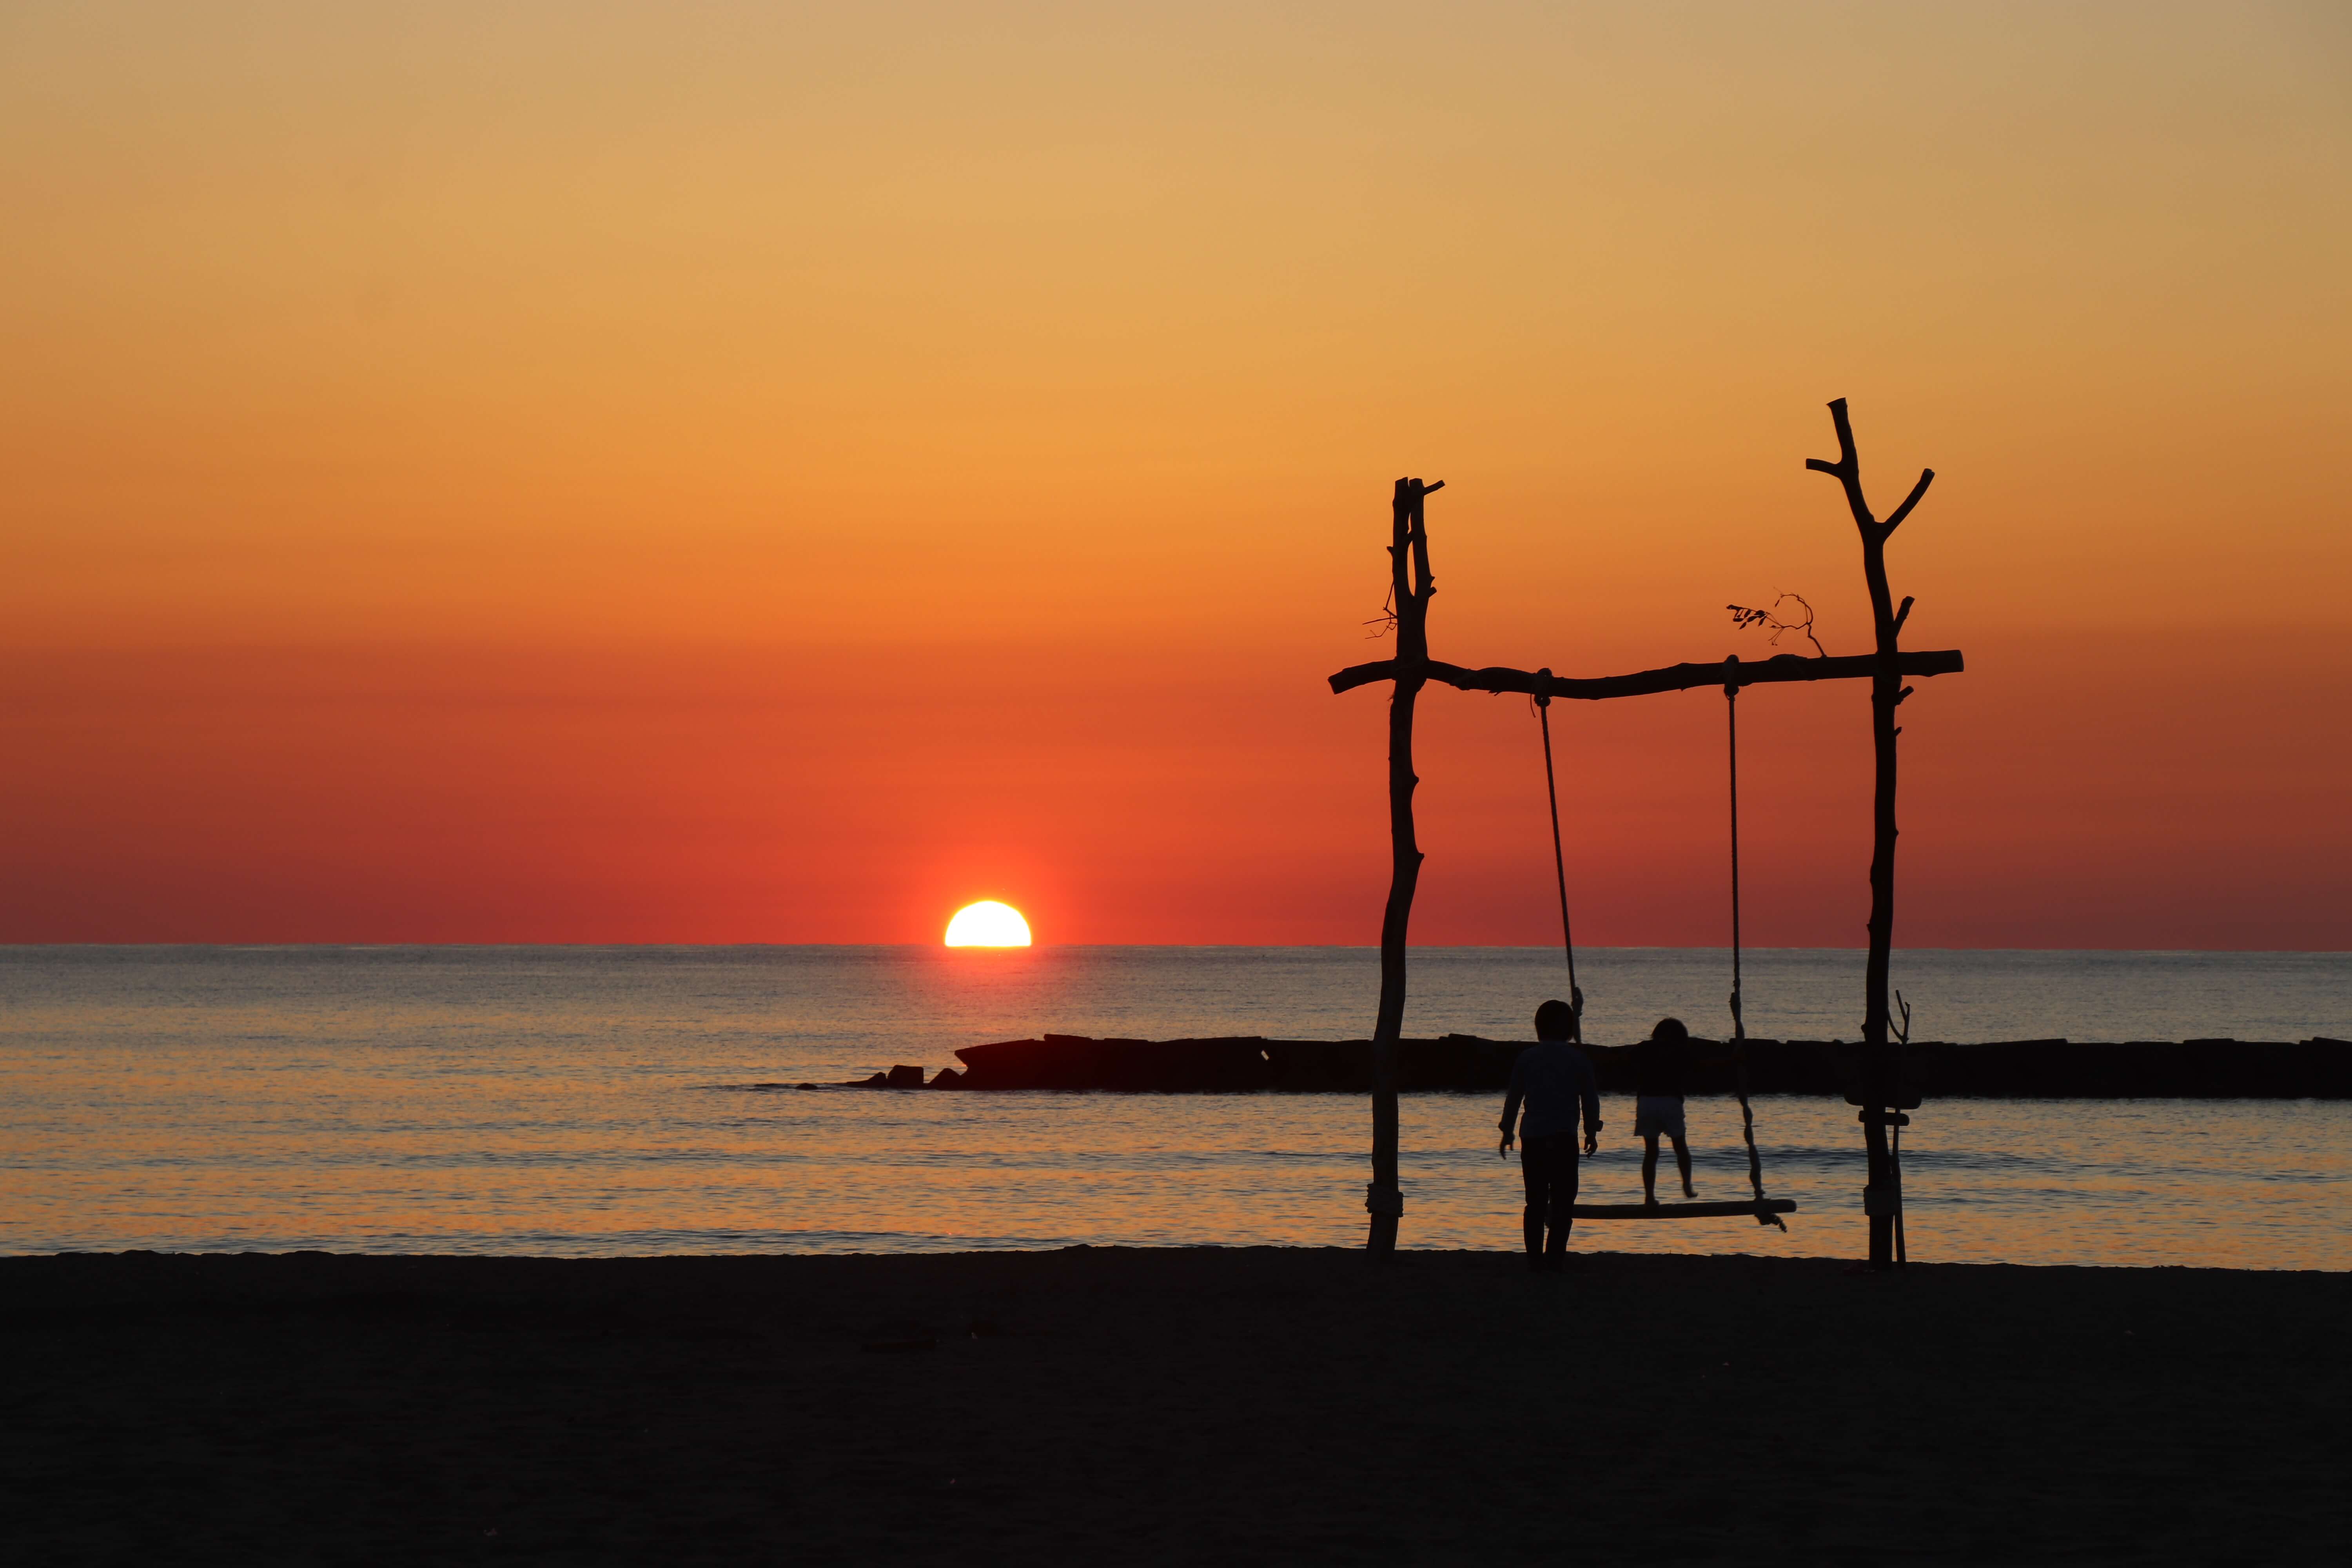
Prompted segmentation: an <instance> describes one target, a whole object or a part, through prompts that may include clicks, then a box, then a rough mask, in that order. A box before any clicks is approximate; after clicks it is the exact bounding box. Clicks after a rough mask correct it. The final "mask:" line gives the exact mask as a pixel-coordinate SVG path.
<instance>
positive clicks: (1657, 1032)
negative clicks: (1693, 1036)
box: [1650, 1018, 1690, 1040]
mask: <svg viewBox="0 0 2352 1568" xmlns="http://www.w3.org/2000/svg"><path fill="white" fill-rule="evenodd" d="M1650 1038H1652V1039H1654V1040H1687V1039H1689V1038H1690V1031H1689V1030H1688V1029H1685V1028H1684V1027H1683V1021H1682V1020H1681V1019H1680V1018H1661V1019H1659V1020H1658V1026H1657V1027H1656V1028H1654V1029H1653V1030H1651V1031H1650Z"/></svg>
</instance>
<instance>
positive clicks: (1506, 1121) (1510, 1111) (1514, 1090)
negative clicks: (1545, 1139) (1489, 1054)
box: [1495, 1051, 1528, 1159]
mask: <svg viewBox="0 0 2352 1568" xmlns="http://www.w3.org/2000/svg"><path fill="white" fill-rule="evenodd" d="M1527 1061H1528V1057H1527V1053H1526V1052H1525V1051H1522V1052H1520V1053H1519V1057H1518V1059H1517V1061H1514V1062H1513V1063H1512V1064H1511V1081H1510V1086H1509V1087H1508V1088H1507V1089H1504V1091H1503V1142H1501V1143H1500V1144H1498V1145H1496V1150H1495V1155H1496V1158H1497V1159H1500V1158H1501V1157H1502V1156H1504V1155H1506V1154H1508V1153H1509V1152H1511V1139H1512V1138H1513V1137H1514V1136H1515V1135H1516V1133H1517V1128H1518V1125H1519V1100H1520V1099H1521V1097H1523V1096H1524V1095H1525V1094H1526V1093H1527V1089H1528V1076H1527Z"/></svg>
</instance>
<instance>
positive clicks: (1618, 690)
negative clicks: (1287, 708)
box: [1331, 648, 1963, 702]
mask: <svg viewBox="0 0 2352 1568" xmlns="http://www.w3.org/2000/svg"><path fill="white" fill-rule="evenodd" d="M1397 662H1398V661H1397V660H1395V659H1392V658H1384V659H1381V660H1380V661H1378V662H1377V663H1373V664H1358V665H1351V666H1349V668H1346V669H1343V670H1341V671H1339V673H1338V674H1337V675H1334V676H1332V677H1331V689H1332V690H1333V691H1335V692H1339V691H1353V690H1354V689H1356V688H1357V687H1359V686H1369V685H1370V684H1371V683H1372V682H1373V681H1375V680H1392V679H1396V675H1397ZM1878 668H1879V663H1878V656H1877V655H1876V654H1869V653H1856V654H1846V655H1843V656H1842V657H1839V658H1806V657H1805V656H1803V655H1802V654H1794V653H1783V654H1776V655H1774V656H1773V657H1772V658H1767V659H1759V660H1758V661H1756V662H1755V663H1753V664H1750V663H1748V662H1746V661H1744V660H1743V661H1742V662H1740V663H1739V664H1738V666H1737V667H1736V668H1735V669H1734V670H1733V671H1732V672H1731V673H1730V674H1728V675H1727V674H1726V672H1725V667H1724V666H1722V665H1720V664H1670V665H1667V666H1665V667H1664V668H1661V669H1643V670H1637V671H1636V672H1634V673H1633V674H1632V675H1608V676H1599V677H1591V678H1582V679H1580V678H1578V677H1575V676H1566V675H1553V676H1545V675H1542V674H1540V673H1538V672H1537V671H1534V670H1527V669H1512V668H1507V667H1506V666H1502V665H1490V666H1488V667H1487V668H1485V669H1465V668H1463V667H1462V666H1461V665H1458V664H1446V663H1444V662H1443V661H1441V660H1438V659H1429V658H1425V659H1423V660H1422V661H1421V665H1420V670H1419V673H1420V674H1421V675H1422V677H1423V678H1424V679H1429V680H1434V681H1438V682H1441V683H1442V684H1444V685H1446V686H1451V687H1454V688H1455V689H1458V690H1462V691H1517V692H1522V693H1525V694H1526V695H1528V696H1529V697H1535V696H1538V695H1540V696H1545V697H1571V698H1578V699H1581V700H1587V701H1596V702H1597V701H1600V700H1602V699H1604V698H1610V697H1647V696H1650V695H1652V694H1653V693H1655V692H1660V691H1689V690H1693V689H1696V688H1698V687H1702V686H1722V685H1725V684H1727V683H1731V684H1736V685H1739V686H1765V685H1770V684H1774V683H1777V682H1780V681H1789V680H1854V679H1868V678H1871V677H1873V676H1875V675H1876V674H1877V673H1878ZM1961 668H1963V667H1962V664H1961V661H1960V653H1959V650H1958V648H1947V649H1944V650H1941V651H1938V652H1935V653H1906V654H1904V655H1902V656H1901V659H1900V664H1899V673H1901V674H1903V675H1916V676H1929V675H1958V674H1959V673H1960V671H1961Z"/></svg>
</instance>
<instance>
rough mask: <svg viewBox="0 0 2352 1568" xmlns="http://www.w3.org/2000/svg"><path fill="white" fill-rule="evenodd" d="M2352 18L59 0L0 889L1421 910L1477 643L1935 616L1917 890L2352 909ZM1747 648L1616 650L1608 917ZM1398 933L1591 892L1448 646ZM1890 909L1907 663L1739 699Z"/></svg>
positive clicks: (1709, 743)
mask: <svg viewBox="0 0 2352 1568" xmlns="http://www.w3.org/2000/svg"><path fill="white" fill-rule="evenodd" d="M2347 198H2352V13H2347V11H2346V10H2345V9H2344V8H2343V7H2341V6H2335V5H2309V6H2298V5H2156V4H2134V5H2063V6H2061V5H2016V6H2001V5H1944V6H1903V5H1773V6H1751V5H1644V6H1640V7H1634V6H1601V7H1587V6H1575V5H1475V4H1469V5H1464V4H1457V5H1443V6H1439V5H1423V6H1403V5H1268V4H1264V3H1256V4H1249V5H1208V4H1199V3H1193V4H1186V5H1169V6H1145V5H1117V6H1112V5H1102V6H1076V5H1003V6H986V7H982V6H965V5H857V6H846V5H844V6H824V7H805V8H803V7H793V6H782V5H741V6H730V5H681V6H652V5H646V6H599V5H582V4H548V5H490V6H483V5H447V6H423V5H397V6H394V5H383V6H377V7H366V6H356V5H353V6H330V7H320V6H315V5H284V6H236V5H205V6H182V5H152V6H138V5H71V6H68V5H11V6H9V7H8V8H6V9H5V11H0V199H5V210H6V213H7V230H8V239H7V242H6V243H5V245H0V337H5V358H6V363H7V364H8V366H9V374H7V375H6V376H5V378H0V480H5V482H0V752H4V753H5V766H0V821H5V827H0V887H5V900H0V940H6V941H15V942H83V941H109V942H112V941H124V942H148V941H202V942H257V941H259V942H393V941H430V942H535V941H546V942H606V941H610V942H934V941H937V940H938V939H939V936H940V930H941V928H942V926H943V925H944V923H945V921H946V920H947V917H948V916H949V914H950V913H951V912H952V911H953V910H955V909H956V908H958V907H959V906H960V905H962V904H965V903H968V902H970V901H971V900H975V899H983V898H993V899H1002V900H1005V901H1006V902H1009V903H1012V904H1013V905H1016V906H1018V907H1019V908H1020V909H1021V910H1024V911H1025V912H1026V913H1027V915H1028V917H1029V920H1030V922H1031V924H1032V925H1033V927H1034V930H1035V933H1036V937H1037V940H1038V941H1040V942H1349V943H1361V942H1373V941H1376V940H1377V937H1378V926H1379V918H1380V906H1381V898H1382V897H1383V895H1384V893H1385V890H1386V886H1387V878H1388V864H1387V845H1386V840H1385V831H1386V829H1385V816H1384V813H1385V794H1384V792H1385V778H1384V771H1383V770H1384V746H1385V738H1384V711H1385V700H1384V698H1385V693H1384V689H1375V690H1362V691H1356V692H1352V693H1350V694H1349V695H1347V696H1344V697H1334V696H1332V695H1331V694H1330V692H1329V690H1328V688H1327V687H1326V686H1325V684H1324V678H1325V677H1326V676H1327V675H1328V674H1329V673H1330V672H1331V671H1333V670H1335V669H1338V668H1340V667H1342V666H1344V665H1348V664H1352V663H1357V662H1360V661H1362V660H1364V659H1368V658H1381V657H1385V655H1386V652H1387V650H1388V647H1389V645H1388V644H1386V643H1383V642H1378V641H1368V640H1367V638H1366V631H1367V629H1368V628H1367V627H1366V626H1365V625H1364V623H1365V622H1366V621H1367V619H1368V618H1370V617H1373V616H1376V615H1377V614H1378V612H1379V611H1380V608H1381V598H1382V595H1383V593H1384V591H1385V587H1386V582H1385V574H1386V564H1385V558H1384V555H1383V551H1382V547H1383V545H1384V543H1385V542H1386V536H1387V529H1388V496H1389V490H1390V486H1391V482H1392V481H1393V479H1395V478H1396V477H1398V476H1399V475H1406V474H1410V475H1419V476H1425V477H1426V478H1429V479H1444V480H1445V481H1446V488H1445V489H1444V491H1443V492H1442V493H1441V494H1439V495H1438V496H1436V497H1433V499H1432V500H1431V502H1430V522H1431V530H1432V534H1433V546H1434V557H1435V569H1436V574H1437V579H1438V585H1439V593H1438V595H1437V598H1436V601H1435V605H1434V609H1433V617H1432V640H1433V648H1434V651H1435V652H1436V653H1437V655H1438V657H1440V658H1452V659H1454V660H1456V661H1458V662H1463V663H1469V664H1486V663H1507V664H1516V665H1519V666H1523V667H1529V668H1531V667H1534V666H1538V665H1549V666H1551V667H1552V668H1554V669H1556V670H1558V671H1559V672H1561V673H1563V674H1581V675H1601V674H1612V673H1619V672H1622V671H1627V670H1633V669H1637V668H1644V667H1647V666H1651V665H1656V664H1663V663H1670V662H1673V661H1675V660H1678V659H1685V658H1688V659H1714V658H1721V657H1723V656H1724V655H1726V654H1728V653H1734V652H1737V653H1739V654H1740V655H1742V656H1743V657H1746V658H1761V657H1765V656H1766V655H1768V654H1769V653H1771V652H1779V651H1787V650H1788V648H1789V647H1790V645H1788V644H1787V643H1785V642H1784V644H1783V646H1782V647H1780V648H1778V649H1775V648H1768V647H1766V646H1765V644H1764V639H1763V635H1762V634H1761V633H1759V632H1754V631H1749V632H1738V631H1736V630H1735V629H1734V628H1733V627H1732V626H1731V625H1730V622H1729V617H1728V616H1727V614H1726V612H1725V606H1726V605H1727V604H1730V603H1735V602H1736V603H1740V604H1754V603H1769V601H1770V600H1771V598H1772V597H1773V595H1774V594H1775V592H1776V591H1778V590H1793V591H1796V592H1799V593H1802V594H1804V595H1808V596H1809V597H1811V599H1812V601H1813V602H1814V604H1815V605H1817V606H1818V608H1819V610H1820V613H1821V620H1820V633H1821V637H1822V641H1823V642H1824V643H1825V644H1826V645H1827V647H1828V648H1829V650H1830V651H1831V652H1832V653H1859V652H1864V651H1867V649H1868V647H1869V628H1868V612H1867V605H1866V601H1865V599H1864V593H1863V584H1862V576H1861V571H1860V552H1859V548H1858V546H1857V544H1856V542H1855V536H1854V531H1853V524H1852V523H1851V521H1849V520H1848V518H1847V516H1846V514H1845V511H1844V508H1843V503H1842V501H1841V500H1840V498H1839V494H1838V489H1837V486H1836V485H1835V483H1834V482H1833V481H1832V480H1830V479H1825V478H1823V477H1822V476H1820V475H1815V474H1808V473H1806V472H1805V471H1804V468H1803V462H1804V459H1805V458H1810V457H1831V456H1834V455H1835V451H1836V446H1835V440H1834V437H1833V436H1832V432H1831V428H1830V421H1829V417H1828V416H1827V414H1826V412H1825V410H1824V408H1823V405H1824V404H1825V403H1826V402H1827V401H1828V400H1829V399H1831V398H1832V397H1839V396H1843V397H1846V398H1848V399H1850V400H1851V404H1852V407H1853V417H1854V422H1855V426H1856V430H1857V434H1858V437H1859V439H1860V442H1861V447H1862V456H1863V462H1864V478H1865V481H1866V482H1867V483H1868V485H1869V487H1870V489H1871V492H1872V495H1873V498H1874V500H1876V501H1877V502H1878V504H1879V505H1880V507H1881V509H1882V510H1887V509H1891V508H1892V507H1893V506H1894V505H1895V502H1896V501H1898V500H1900V499H1901V497H1902V495H1903V493H1904V490H1905V489H1906V488H1907V486H1908V484H1909V482H1910V481H1911V480H1912V479H1914V478H1915V477H1916V474H1917V472H1918V470H1919V469H1920V468H1921V467H1923V466H1932V467H1933V468H1935V469H1936V470H1937V482H1936V485H1935V487H1934V489H1932V491H1931V492H1930V493H1929V495H1928V497H1927V500H1926V501H1925V502H1924V503H1923V504H1922V506H1921V508H1920V509H1919V510H1918V511H1917V513H1916V514H1915V516H1914V517H1913V518H1912V520H1911V521H1909V522H1907V523H1906V525H1905V527H1904V529H1903V530H1902V531H1901V532H1900V533H1898V534H1897V535H1896V537H1895V542H1894V543H1893V546H1892V548H1891V552H1890V560H1891V563H1892V572H1893V576H1894V580H1895V592H1896V593H1897V594H1898V595H1900V594H1906V593H1907V594H1912V595H1916V596H1917V598H1918V601H1919V603H1918V608H1917V609H1916V611H1915V612H1914V614H1913V616H1912V617H1911V620H1910V624H1909V626H1908V627H1907V628H1906V633H1905V640H1906V645H1908V646H1910V647H1917V648H1938V647H1958V648H1961V649H1964V650H1965V652H1966V654H1967V658H1968V667H1969V668H1968V673H1966V674H1965V675H1961V676H1956V677H1944V678H1939V679H1935V680H1932V681H1923V682H1921V683H1920V690H1919V693H1918V695H1917V696H1916V697H1915V698H1914V699H1913V700H1911V701H1910V702H1909V703H1908V704H1907V705H1906V707H1905V709H1904V710H1903V717H1904V721H1905V723H1906V733H1905V736H1904V741H1903V746H1904V752H1903V760H1904V779H1903V826H1904V829H1905V837H1904V838H1903V841H1902V861H1901V868H1900V878H1901V894H1900V901H1899V904H1898V909H1897V927H1896V940H1897V942H1898V944H1901V945H1911V946H1957V947H2126V948H2141V947H2183V948H2189V947H2211V948H2318V949H2341V948H2345V947H2347V946H2352V809H2347V808H2348V807H2352V528H2347V523H2352V500H2347V498H2352V352H2348V351H2352V310H2347V301H2352V282H2347V280H2352V243H2347V242H2352V199H2347ZM1722 710H1723V700H1722V698H1721V697H1720V695H1718V694H1716V693H1713V692H1693V693H1687V694H1684V695H1680V696H1671V697H1656V698H1649V699H1643V700H1633V701H1623V702H1613V703H1608V704H1600V705H1572V706H1564V707H1561V708H1559V709H1556V710H1554V711H1555V730H1556V732H1557V734H1558V737H1559V743H1560V746H1561V753H1560V755H1561V762H1562V765H1563V768H1564V773H1563V778H1562V800H1561V805H1562V808H1563V811H1564V812H1565V813H1566V831H1567V837H1568V844H1569V873H1570V884H1571V890H1572V893H1573V895H1574V897H1575V900H1576V906H1577V918H1578V924H1579V933H1578V934H1579V936H1580V939H1581V940H1583V941H1587V942H1596V943H1612V944H1614V943H1625V944H1651V943H1659V944H1677V945H1679V944H1694V945H1698V944H1715V943H1720V942H1724V941H1725V940H1727V918H1726V912H1725V897H1726V895H1725V888H1724V880H1725V866H1724V858H1725V845H1724V778H1723V763H1724V758H1723V711H1722ZM1422 713H1423V722H1422V731H1421V736H1422V739H1421V772H1422V775H1423V780H1424V783H1423V787H1422V791H1421V796H1420V800H1421V806H1422V841H1423V847H1424V848H1425V849H1426V850H1427V851H1428V853H1429V857H1430V858H1429V863H1428V867H1427V869H1426V871H1425V873H1424V876H1423V882H1422V900H1421V903H1420V906H1419V910H1418V913H1417V915H1416V924H1415V934H1416V937H1417V939H1419V940H1422V941H1426V942H1513V943H1516V942H1528V943H1538V942H1549V941H1551V940H1555V939H1556V937H1557V926H1556V917H1555V912H1554V909H1553V903H1552V898H1553V895H1552V886H1551V868H1550V865H1549V829H1548V827H1547V826H1546V823H1545V818H1544V794H1543V773H1542V762H1541V756H1540V753H1539V752H1538V742H1537V734H1536V727H1535V721H1534V720H1533V718H1532V717H1531V716H1530V713H1529V711H1528V706H1527V704H1526V702H1525V701H1524V700H1520V699H1517V698H1505V697H1495V698H1490V697H1484V696H1471V695H1465V694H1463V693H1459V692H1454V691H1450V690H1444V689H1433V690H1432V691H1431V693H1430V694H1429V696H1428V697H1427V698H1426V699H1425V700H1424V702H1423V709H1422ZM1741 727H1742V731H1743V739H1744V741H1745V742H1746V750H1745V752H1744V754H1743V758H1742V778H1743V789H1744V794H1745V804H1746V811H1747V815H1746V818H1745V821H1744V825H1743V837H1744V841H1745V847H1746V850H1747V855H1748V862H1747V879H1748V882H1747V899H1748V905H1747V915H1748V923H1747V936H1748V941H1749V942H1753V943H1758V944H1762V945H1809V946H1811V945H1819V946H1848V945H1859V944H1860V943H1861V942H1862V941H1863V940H1864V931H1863V921H1864V915H1865V912H1866V906H1867V889H1866V888H1865V886H1864V870H1865V866H1866V861H1867V858H1868V853H1869V821H1868V799H1869V782H1870V781H1869V771H1868V769H1869V761H1868V758H1869V736H1868V701H1867V694H1866V692H1865V691H1864V689H1863V688H1862V687H1861V686H1860V685H1859V684H1855V683H1848V684H1843V685H1833V684H1825V685H1823V686H1820V687H1812V688H1799V687H1787V688H1778V689H1764V690H1759V691H1757V692H1754V693H1752V694H1750V695H1749V696H1748V697H1746V698H1743V699H1742V701H1741Z"/></svg>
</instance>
